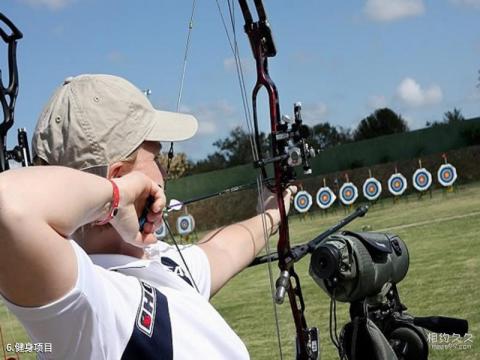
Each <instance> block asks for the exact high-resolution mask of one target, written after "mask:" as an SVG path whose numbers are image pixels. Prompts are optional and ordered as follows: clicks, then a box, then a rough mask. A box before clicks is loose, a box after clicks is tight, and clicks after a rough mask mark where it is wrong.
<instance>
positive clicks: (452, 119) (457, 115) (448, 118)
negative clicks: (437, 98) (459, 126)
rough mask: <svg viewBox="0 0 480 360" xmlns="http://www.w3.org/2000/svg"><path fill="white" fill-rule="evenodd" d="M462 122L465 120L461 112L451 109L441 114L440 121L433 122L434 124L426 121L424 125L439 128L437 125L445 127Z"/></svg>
mask: <svg viewBox="0 0 480 360" xmlns="http://www.w3.org/2000/svg"><path fill="white" fill-rule="evenodd" d="M464 120H465V118H464V117H463V115H462V112H461V111H460V110H459V109H457V108H453V110H452V111H446V112H445V113H444V114H443V120H442V121H434V122H430V121H427V122H426V123H425V125H426V126H427V127H433V126H439V125H445V124H454V123H457V122H459V121H464Z"/></svg>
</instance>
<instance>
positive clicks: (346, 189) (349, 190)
mask: <svg viewBox="0 0 480 360" xmlns="http://www.w3.org/2000/svg"><path fill="white" fill-rule="evenodd" d="M357 197H358V189H357V187H356V186H355V185H354V184H353V183H351V182H347V183H345V184H343V185H342V187H341V188H340V201H341V202H342V203H343V204H344V205H352V204H353V203H354V202H355V200H357Z"/></svg>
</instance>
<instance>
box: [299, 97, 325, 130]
mask: <svg viewBox="0 0 480 360" xmlns="http://www.w3.org/2000/svg"><path fill="white" fill-rule="evenodd" d="M327 115H328V107H327V105H326V104H324V103H322V102H318V103H312V104H308V103H307V104H304V105H303V106H302V118H303V122H304V123H305V124H307V125H316V124H318V123H320V122H324V121H326V117H327Z"/></svg>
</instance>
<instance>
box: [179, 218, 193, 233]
mask: <svg viewBox="0 0 480 360" xmlns="http://www.w3.org/2000/svg"><path fill="white" fill-rule="evenodd" d="M193 230H195V219H194V218H193V216H192V215H183V216H179V217H178V219H177V232H178V234H180V235H181V236H184V235H188V234H190V233H191V232H192V231H193Z"/></svg>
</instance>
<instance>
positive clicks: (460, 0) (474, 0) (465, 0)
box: [450, 0, 480, 9]
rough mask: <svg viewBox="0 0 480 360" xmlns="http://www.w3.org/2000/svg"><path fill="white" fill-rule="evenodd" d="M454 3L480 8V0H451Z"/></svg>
mask: <svg viewBox="0 0 480 360" xmlns="http://www.w3.org/2000/svg"><path fill="white" fill-rule="evenodd" d="M450 2H451V3H452V4H455V5H460V6H465V7H473V8H475V9H480V0H450Z"/></svg>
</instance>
